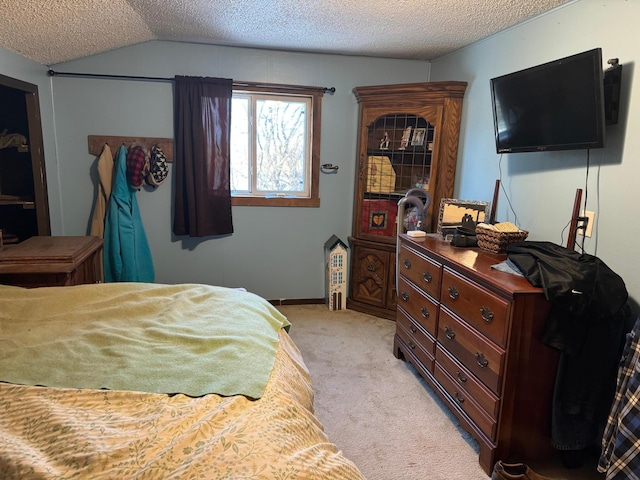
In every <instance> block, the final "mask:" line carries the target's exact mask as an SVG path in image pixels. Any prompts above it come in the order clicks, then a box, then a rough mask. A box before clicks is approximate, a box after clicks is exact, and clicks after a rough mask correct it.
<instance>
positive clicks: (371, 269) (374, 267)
mask: <svg viewBox="0 0 640 480" xmlns="http://www.w3.org/2000/svg"><path fill="white" fill-rule="evenodd" d="M367 270H369V271H370V272H375V271H376V264H375V263H373V262H370V263H369V264H368V265H367Z"/></svg>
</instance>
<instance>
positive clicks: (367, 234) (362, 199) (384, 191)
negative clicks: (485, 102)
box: [347, 82, 467, 319]
mask: <svg viewBox="0 0 640 480" xmlns="http://www.w3.org/2000/svg"><path fill="white" fill-rule="evenodd" d="M466 86H467V84H466V82H428V83H409V84H398V85H377V86H367V87H356V88H355V89H354V94H355V96H356V98H357V100H358V102H359V105H360V120H359V122H360V124H359V129H358V131H359V137H358V158H357V171H356V188H355V199H354V215H353V235H352V236H351V237H349V242H350V244H351V276H350V278H351V285H350V295H349V298H348V301H347V307H348V308H352V309H354V310H359V311H362V312H365V313H370V314H372V315H376V316H380V317H384V318H389V319H395V316H396V286H395V263H396V255H395V244H396V234H397V231H398V228H397V223H396V222H403V221H404V219H403V218H396V217H398V201H399V200H400V199H401V198H403V197H404V196H405V194H406V193H407V191H409V190H411V189H414V188H419V189H422V190H425V191H427V192H428V194H429V196H430V197H431V205H430V207H429V208H428V210H427V213H426V219H425V225H424V226H423V229H424V230H426V231H427V232H432V231H435V229H436V228H437V224H438V213H439V207H440V200H441V199H442V198H450V197H451V196H452V195H453V184H454V181H455V173H456V159H457V155H458V138H459V132H460V116H461V111H462V97H463V96H464V92H465V89H466ZM407 211H408V210H407Z"/></svg>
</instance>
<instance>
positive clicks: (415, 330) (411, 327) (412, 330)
mask: <svg viewBox="0 0 640 480" xmlns="http://www.w3.org/2000/svg"><path fill="white" fill-rule="evenodd" d="M409 330H411V332H413V333H416V332H417V331H418V329H417V328H416V327H415V326H414V325H411V326H410V327H409Z"/></svg>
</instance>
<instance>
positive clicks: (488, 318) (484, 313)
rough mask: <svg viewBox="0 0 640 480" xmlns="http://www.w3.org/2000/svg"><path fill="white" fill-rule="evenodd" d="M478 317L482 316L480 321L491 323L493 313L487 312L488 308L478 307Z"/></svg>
mask: <svg viewBox="0 0 640 480" xmlns="http://www.w3.org/2000/svg"><path fill="white" fill-rule="evenodd" d="M480 315H482V319H483V320H484V321H485V322H487V323H491V322H492V321H493V312H492V311H491V310H489V308H488V307H480Z"/></svg>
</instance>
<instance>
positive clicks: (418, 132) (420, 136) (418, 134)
mask: <svg viewBox="0 0 640 480" xmlns="http://www.w3.org/2000/svg"><path fill="white" fill-rule="evenodd" d="M426 134H427V129H426V128H416V129H414V130H413V137H412V138H411V146H412V147H421V146H423V145H424V140H425V136H426Z"/></svg>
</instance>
